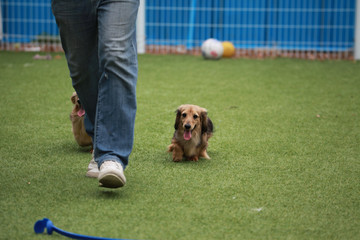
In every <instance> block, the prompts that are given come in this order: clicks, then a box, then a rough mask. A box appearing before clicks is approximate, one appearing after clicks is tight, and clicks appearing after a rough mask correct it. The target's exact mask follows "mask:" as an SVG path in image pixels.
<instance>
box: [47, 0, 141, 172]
mask: <svg viewBox="0 0 360 240" xmlns="http://www.w3.org/2000/svg"><path fill="white" fill-rule="evenodd" d="M138 6H139V0H52V11H53V14H54V16H55V19H56V23H57V25H58V27H59V31H60V37H61V43H62V46H63V49H64V51H65V55H66V60H67V63H68V67H69V70H70V77H71V79H72V84H73V87H74V89H75V91H76V92H77V94H78V96H79V98H80V100H81V103H82V105H83V107H84V109H85V112H86V116H85V127H86V130H87V132H88V133H89V135H90V136H91V137H92V139H93V143H94V156H95V161H96V162H97V163H98V166H100V165H101V164H102V163H103V162H104V161H105V160H113V161H117V162H120V163H121V164H122V165H123V167H124V168H125V167H126V166H127V164H128V158H129V155H130V153H131V150H132V147H133V142H134V125H135V114H136V82H137V71H138V70H137V69H138V64H137V51H136V34H135V33H136V29H135V23H136V16H137V10H138Z"/></svg>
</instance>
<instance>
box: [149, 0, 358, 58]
mask: <svg viewBox="0 0 360 240" xmlns="http://www.w3.org/2000/svg"><path fill="white" fill-rule="evenodd" d="M146 5H147V6H146V24H147V25H146V37H147V44H150V45H151V44H155V45H158V44H160V45H185V46H187V48H188V49H189V48H192V47H197V46H200V45H201V43H202V41H204V40H205V39H207V38H216V39H219V40H221V41H225V40H228V41H232V42H233V43H234V44H235V46H236V47H237V48H242V49H252V48H277V49H287V50H289V49H293V50H318V51H344V50H349V49H351V48H352V47H353V45H354V22H355V0H345V1H344V0H295V1H289V0H252V1H251V0H197V1H196V0H181V1H178V0H173V1H168V0H156V1H155V0H153V1H150V0H147V1H146ZM192 14H194V15H195V17H194V18H191V16H192ZM189 36H190V37H189Z"/></svg>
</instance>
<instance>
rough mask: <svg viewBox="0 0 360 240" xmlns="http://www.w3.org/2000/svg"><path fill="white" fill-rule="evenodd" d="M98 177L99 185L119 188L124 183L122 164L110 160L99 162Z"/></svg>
mask: <svg viewBox="0 0 360 240" xmlns="http://www.w3.org/2000/svg"><path fill="white" fill-rule="evenodd" d="M98 179H99V183H100V186H101V187H106V188H119V187H123V186H124V185H125V183H126V178H125V175H124V169H123V167H122V165H121V164H120V163H118V162H115V161H111V160H110V161H105V162H103V164H101V166H100V172H99V176H98Z"/></svg>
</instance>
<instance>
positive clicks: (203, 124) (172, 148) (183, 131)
mask: <svg viewBox="0 0 360 240" xmlns="http://www.w3.org/2000/svg"><path fill="white" fill-rule="evenodd" d="M212 134H213V124H212V122H211V120H210V118H209V117H208V116H207V110H206V109H205V108H202V107H199V106H196V105H190V104H185V105H181V106H179V108H178V109H177V111H176V120H175V133H174V137H173V138H172V140H171V144H170V145H169V147H168V152H172V155H173V160H174V162H179V161H181V160H182V159H183V158H184V157H185V158H186V159H188V160H191V161H198V160H199V158H200V157H203V158H206V159H210V157H209V155H208V154H207V152H206V149H207V146H208V140H209V138H210V137H211V136H212Z"/></svg>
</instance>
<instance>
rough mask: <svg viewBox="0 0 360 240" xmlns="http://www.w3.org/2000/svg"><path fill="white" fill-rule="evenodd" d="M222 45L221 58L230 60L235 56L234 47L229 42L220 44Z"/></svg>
mask: <svg viewBox="0 0 360 240" xmlns="http://www.w3.org/2000/svg"><path fill="white" fill-rule="evenodd" d="M222 45H223V48H224V53H223V57H226V58H231V57H233V56H234V55H235V47H234V45H233V44H232V43H231V42H228V41H225V42H222Z"/></svg>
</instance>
